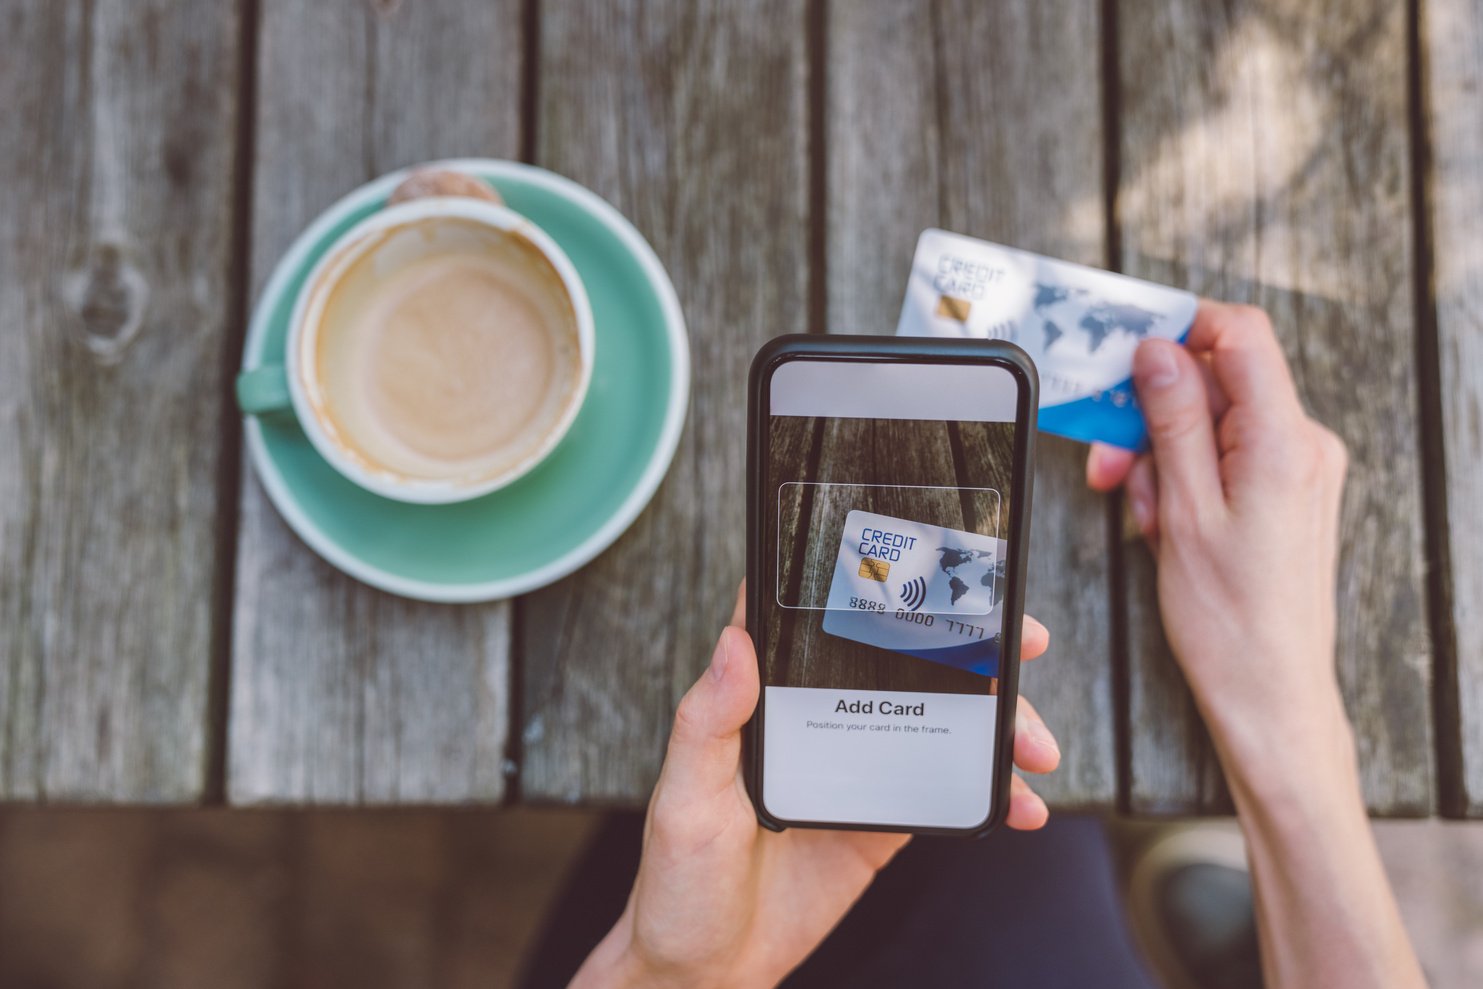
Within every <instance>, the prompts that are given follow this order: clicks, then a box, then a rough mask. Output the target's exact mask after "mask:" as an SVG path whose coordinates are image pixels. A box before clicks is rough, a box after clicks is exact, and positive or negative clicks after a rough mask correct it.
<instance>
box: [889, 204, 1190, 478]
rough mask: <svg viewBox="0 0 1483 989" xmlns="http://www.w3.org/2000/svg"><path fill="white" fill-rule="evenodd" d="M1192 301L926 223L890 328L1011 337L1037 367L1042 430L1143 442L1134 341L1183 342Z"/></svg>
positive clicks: (1132, 445)
mask: <svg viewBox="0 0 1483 989" xmlns="http://www.w3.org/2000/svg"><path fill="white" fill-rule="evenodd" d="M1197 303H1198V300H1197V299H1196V298H1195V296H1194V294H1193V293H1190V292H1185V291H1181V290H1179V289H1173V288H1169V287H1167V286H1164V285H1156V284H1154V283H1153V282H1146V281H1143V280H1141V279H1138V278H1129V277H1128V276H1126V275H1118V274H1114V273H1113V272H1110V271H1102V270H1100V269H1097V268H1088V267H1086V266H1084V265H1079V264H1072V263H1071V262H1069V261H1058V260H1056V259H1054V258H1047V257H1042V256H1041V255H1039V254H1031V253H1030V252H1029V251H1021V250H1017V249H1015V248H1012V247H1003V246H1001V245H999V244H991V243H989V242H988V241H983V240H976V239H974V238H972V237H964V236H962V235H960V234H954V233H949V232H947V231H945V230H925V231H923V232H922V236H921V237H920V239H918V241H917V251H916V256H915V258H914V259H913V260H912V266H911V275H910V277H909V279H908V280H907V285H906V300H905V302H904V303H903V304H902V307H901V319H900V321H899V322H898V323H897V325H896V334H897V336H920V337H986V338H989V339H997V340H1007V341H1009V342H1010V343H1013V344H1015V345H1016V346H1018V347H1020V348H1021V349H1022V350H1024V351H1025V352H1026V353H1028V354H1029V355H1030V358H1031V359H1032V360H1033V361H1034V362H1035V365H1036V367H1037V368H1038V370H1039V372H1040V429H1041V430H1042V431H1044V432H1048V433H1055V434H1057V435H1059V436H1066V437H1069V438H1070V439H1074V440H1081V441H1082V442H1091V441H1093V440H1098V441H1101V442H1103V443H1110V444H1112V445H1114V446H1120V447H1124V448H1126V449H1130V450H1142V449H1145V448H1146V447H1147V445H1148V431H1147V428H1146V427H1145V426H1144V422H1143V414H1142V413H1141V412H1140V411H1139V410H1138V403H1137V398H1136V396H1135V394H1134V392H1133V351H1134V350H1136V349H1137V347H1138V343H1139V342H1140V341H1142V340H1144V339H1146V338H1149V337H1162V338H1164V339H1167V340H1176V341H1180V342H1182V341H1183V340H1184V338H1185V337H1186V336H1187V335H1188V334H1189V329H1190V325H1191V324H1192V323H1193V322H1194V318H1195V308H1196V305H1197Z"/></svg>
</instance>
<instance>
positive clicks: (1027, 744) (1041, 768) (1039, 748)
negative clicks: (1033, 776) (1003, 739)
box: [1014, 697, 1061, 773]
mask: <svg viewBox="0 0 1483 989" xmlns="http://www.w3.org/2000/svg"><path fill="white" fill-rule="evenodd" d="M1014 764H1015V765H1016V766H1018V767H1020V768H1021V769H1023V770H1024V771H1025V772H1027V773H1049V772H1053V771H1054V770H1055V768H1056V767H1057V766H1059V765H1060V764H1061V747H1060V746H1059V745H1057V744H1056V737H1055V736H1054V735H1052V734H1051V732H1050V729H1049V728H1047V727H1046V726H1045V721H1044V720H1042V719H1041V717H1040V712H1039V711H1037V710H1035V705H1033V704H1031V703H1030V702H1029V701H1028V700H1026V699H1025V698H1024V697H1021V698H1020V699H1019V702H1018V703H1017V704H1016V705H1015V709H1014Z"/></svg>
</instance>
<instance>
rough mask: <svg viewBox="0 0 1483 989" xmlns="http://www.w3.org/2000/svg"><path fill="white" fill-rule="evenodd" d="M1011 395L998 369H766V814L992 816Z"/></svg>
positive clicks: (797, 817) (762, 630) (791, 365)
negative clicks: (768, 372)
mask: <svg viewBox="0 0 1483 989" xmlns="http://www.w3.org/2000/svg"><path fill="white" fill-rule="evenodd" d="M1018 396H1019V385H1018V381H1017V379H1016V378H1015V376H1014V374H1013V373H1012V372H1011V371H1009V370H1008V369H1007V368H1005V367H1002V366H999V365H995V364H982V363H980V364H943V363H902V362H886V361H861V360H848V359H845V360H815V359H802V358H800V359H793V360H789V361H786V362H784V363H782V364H780V365H778V366H777V367H776V369H775V370H774V372H773V374H772V378H771V381H770V384H769V386H768V408H767V416H766V422H765V426H764V427H763V428H765V429H766V444H765V453H764V455H763V462H762V464H761V469H762V472H763V479H762V485H761V492H760V497H761V498H762V502H761V504H760V505H759V511H760V517H759V521H760V524H761V548H762V559H761V561H760V563H761V565H760V567H759V572H760V575H761V577H762V582H763V583H764V584H766V585H770V586H765V587H763V588H762V589H761V591H762V593H761V602H762V607H761V608H760V618H761V621H760V622H759V623H758V625H757V631H758V639H759V641H758V642H757V647H758V649H759V651H760V656H761V660H762V670H763V694H764V696H763V703H762V717H761V732H762V738H761V781H762V803H763V806H764V807H765V809H766V811H767V813H768V814H770V815H771V816H772V817H773V818H775V819H777V820H779V821H782V822H785V823H786V822H798V823H847V824H858V825H886V826H899V827H933V828H962V829H974V828H977V827H979V826H981V825H983V824H984V822H985V821H986V820H987V819H988V818H989V816H990V812H991V810H992V809H993V807H992V802H993V795H994V792H995V785H994V784H995V779H994V771H995V770H994V766H995V761H996V758H995V757H996V749H995V746H996V738H997V736H998V718H997V715H998V710H999V693H1000V691H999V688H1000V675H1001V667H1002V657H1001V655H1000V646H1001V642H1002V640H1003V632H1004V628H1003V624H1004V612H1005V609H1004V598H1005V591H1006V585H1007V581H1008V579H1009V577H1008V575H1009V570H1008V567H1007V551H1008V547H1009V540H1010V538H1011V535H1010V532H1009V524H1010V523H1009V520H1010V517H1011V515H1010V512H1011V505H1010V501H1009V499H1010V494H1011V493H1012V492H1013V491H1015V490H1016V484H1015V483H1014V482H1015V450H1016V444H1015V439H1016V436H1015V431H1016V428H1017V427H1016V409H1017V407H1018Z"/></svg>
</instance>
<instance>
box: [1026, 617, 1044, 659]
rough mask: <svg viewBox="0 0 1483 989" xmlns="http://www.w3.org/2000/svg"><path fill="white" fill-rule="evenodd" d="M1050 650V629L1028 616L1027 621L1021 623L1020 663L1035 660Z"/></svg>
mask: <svg viewBox="0 0 1483 989" xmlns="http://www.w3.org/2000/svg"><path fill="white" fill-rule="evenodd" d="M1049 648H1050V629H1048V628H1046V627H1045V626H1044V625H1042V624H1040V622H1038V621H1036V620H1035V619H1033V618H1031V617H1030V616H1029V615H1026V616H1025V620H1024V621H1023V622H1021V623H1020V661H1021V662H1028V661H1029V660H1032V659H1035V658H1036V657H1037V656H1040V655H1042V654H1044V652H1045V651H1046V650H1047V649H1049Z"/></svg>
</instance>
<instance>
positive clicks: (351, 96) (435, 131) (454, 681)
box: [228, 0, 523, 803]
mask: <svg viewBox="0 0 1483 989" xmlns="http://www.w3.org/2000/svg"><path fill="white" fill-rule="evenodd" d="M521 24H522V21H521V17H520V3H519V2H518V0H502V2H499V3H484V2H477V0H436V2H419V3H407V4H395V3H375V4H368V3H364V2H355V0H337V2H333V3H325V2H322V0H267V2H265V3H263V5H262V10H261V30H260V36H259V59H258V63H259V64H258V67H257V73H258V99H257V135H256V145H255V159H256V160H255V166H256V174H255V176H254V184H253V209H252V214H253V226H252V229H253V251H252V274H253V284H254V285H255V286H261V285H262V284H263V282H264V281H265V280H266V279H267V276H268V274H269V272H270V271H271V269H272V266H273V263H274V261H275V260H276V259H277V257H278V256H279V254H280V253H282V251H283V250H284V249H285V248H286V247H287V246H288V244H289V242H290V241H291V240H292V238H293V237H294V236H295V234H296V233H297V232H298V231H299V230H300V229H301V228H302V227H303V226H304V225H305V224H307V223H308V222H309V221H310V220H311V219H313V217H314V215H315V214H316V213H317V212H318V211H319V210H320V209H322V208H323V207H325V206H327V205H329V203H331V202H332V201H333V200H334V199H336V198H337V197H339V196H340V195H342V194H343V193H345V192H347V191H349V190H350V189H351V188H352V187H353V186H355V185H356V184H357V183H359V182H362V181H365V180H367V179H370V178H372V177H373V176H375V175H378V174H381V173H383V172H386V171H389V170H391V169H393V168H397V167H399V166H402V165H406V164H409V163H412V162H415V161H419V160H426V159H430V158H441V157H451V156H457V155H488V156H493V157H513V156H514V155H515V154H517V152H518V148H519V140H520V100H521V95H520V94H521V74H522V58H523V56H522V33H521ZM246 473H247V476H246V477H245V479H244V483H243V495H242V520H241V531H240V539H239V542H238V560H237V591H236V597H237V601H236V618H235V623H234V628H233V670H232V696H231V721H230V738H229V741H230V752H229V756H230V759H229V776H228V789H229V796H230V798H231V799H232V800H234V801H237V802H243V803H261V802H278V801H314V802H334V803H340V802H349V803H355V802H416V803H426V802H460V801H485V800H496V799H499V798H500V797H501V795H502V794H503V792H504V778H503V771H502V761H503V754H504V746H505V741H506V734H507V729H508V701H509V675H508V662H509V627H510V621H509V616H510V607H509V605H508V604H503V603H501V604H490V605H472V606H471V605H461V606H456V607H455V606H435V605H424V604H419V603H416V602H412V601H407V600H403V599H400V598H395V597H392V596H390V595H387V594H383V593H381V592H379V591H375V590H372V589H371V588H369V587H366V586H364V585H362V584H359V583H357V582H355V581H353V580H351V579H350V578H348V577H345V576H343V575H341V574H340V573H339V572H338V571H336V570H334V569H333V568H331V567H330V566H329V565H328V564H326V563H324V562H322V561H321V560H319V559H318V558H317V557H316V556H315V555H314V554H313V553H312V552H311V551H310V550H309V549H308V548H306V547H305V546H304V545H302V544H301V543H300V542H299V541H298V540H297V539H296V538H294V537H293V536H292V535H291V534H290V532H289V530H288V529H287V527H286V526H285V525H284V524H283V522H282V521H281V520H280V519H279V517H278V515H277V513H276V512H275V510H274V509H273V507H272V505H271V504H270V503H269V502H268V500H267V497H266V495H265V494H264V493H263V491H262V489H261V487H259V485H258V483H257V481H256V479H255V478H253V477H251V476H250V471H248V472H246Z"/></svg>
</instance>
